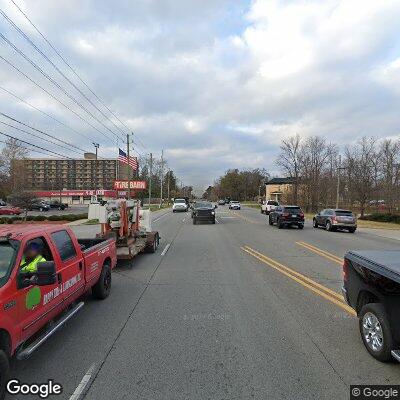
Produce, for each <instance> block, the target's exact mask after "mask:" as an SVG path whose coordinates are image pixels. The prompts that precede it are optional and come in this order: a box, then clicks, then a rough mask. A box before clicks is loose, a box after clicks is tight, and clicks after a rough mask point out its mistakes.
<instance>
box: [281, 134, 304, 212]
mask: <svg viewBox="0 0 400 400" xmlns="http://www.w3.org/2000/svg"><path fill="white" fill-rule="evenodd" d="M301 147H302V139H301V137H300V135H299V134H296V135H294V136H291V137H289V138H288V139H284V140H282V144H281V146H280V148H281V152H280V154H279V156H278V158H277V160H276V164H277V165H278V166H279V167H281V168H282V169H283V170H284V171H285V172H286V174H287V176H288V177H290V178H292V179H293V193H292V197H293V199H292V201H293V203H294V204H297V202H298V195H299V179H300V168H301V162H302V160H301Z"/></svg>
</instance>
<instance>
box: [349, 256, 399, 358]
mask: <svg viewBox="0 0 400 400" xmlns="http://www.w3.org/2000/svg"><path fill="white" fill-rule="evenodd" d="M342 292H343V297H344V299H345V301H346V302H347V304H348V305H349V306H350V307H352V308H353V309H354V310H355V312H356V313H357V316H358V318H359V330H360V334H361V338H362V341H363V343H364V346H365V347H366V349H367V350H368V352H369V353H370V354H371V355H372V357H374V358H376V359H377V360H379V361H383V362H386V361H390V360H391V359H392V357H393V358H395V359H396V360H397V361H400V313H399V310H400V250H385V251H382V250H379V251H376V250H366V251H350V252H348V253H347V254H346V255H345V257H344V263H343V288H342Z"/></svg>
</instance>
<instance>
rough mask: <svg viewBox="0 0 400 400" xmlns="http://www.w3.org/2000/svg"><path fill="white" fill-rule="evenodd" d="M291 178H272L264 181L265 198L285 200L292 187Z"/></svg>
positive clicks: (292, 180)
mask: <svg viewBox="0 0 400 400" xmlns="http://www.w3.org/2000/svg"><path fill="white" fill-rule="evenodd" d="M293 183H294V179H293V178H272V179H270V180H269V181H267V182H265V198H266V199H267V200H276V201H278V202H282V201H286V199H287V198H288V197H289V195H290V193H291V189H292V187H293Z"/></svg>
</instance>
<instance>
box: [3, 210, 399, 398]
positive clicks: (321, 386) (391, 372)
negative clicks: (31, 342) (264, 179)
mask: <svg viewBox="0 0 400 400" xmlns="http://www.w3.org/2000/svg"><path fill="white" fill-rule="evenodd" d="M154 219H155V222H154V225H153V226H154V228H155V229H158V230H159V231H160V234H161V243H160V248H159V251H158V252H157V253H156V254H151V255H150V254H144V255H141V256H139V257H138V258H136V259H135V260H134V261H133V263H132V265H123V266H120V267H119V268H117V269H116V270H115V273H114V274H113V289H112V294H111V295H110V297H109V298H108V299H106V300H105V301H95V300H92V299H91V298H90V297H87V299H86V305H85V307H84V308H83V309H82V311H80V312H79V314H78V315H77V316H76V317H75V318H73V319H72V320H71V321H70V322H69V323H68V325H67V326H65V327H64V328H63V329H62V330H61V331H60V332H58V333H57V334H56V335H55V336H54V337H53V338H51V339H50V340H49V341H48V342H47V343H45V344H44V345H43V346H42V347H41V348H40V350H38V351H37V352H36V353H35V354H34V355H33V356H32V357H31V359H29V360H26V361H23V362H16V363H15V366H14V371H13V375H14V376H16V377H17V378H19V379H20V380H21V381H23V382H45V381H46V380H47V379H49V378H52V379H54V380H55V381H56V382H58V383H60V384H62V386H63V388H64V391H63V394H62V395H61V396H59V397H57V398H60V399H70V398H72V399H75V400H76V399H79V398H83V397H84V398H85V399H93V400H103V399H104V400H109V399H149V400H150V399H151V400H157V399H160V400H161V399H162V400H165V399H174V400H175V399H182V400H183V399H185V400H187V399H199V400H200V399H201V400H203V399H332V398H337V399H347V398H349V385H350V384H372V383H373V384H397V383H398V382H399V371H400V366H399V365H398V364H396V363H392V364H381V363H379V362H377V361H375V360H374V359H373V358H371V356H369V355H368V353H367V352H366V350H365V349H364V347H363V345H362V342H361V339H360V335H359V332H358V324H357V319H356V318H355V317H354V316H353V315H352V314H351V312H349V310H348V309H347V308H346V306H345V305H344V303H343V302H342V301H341V300H340V296H335V293H336V292H337V293H338V292H340V287H341V265H340V264H341V261H340V259H341V258H342V256H343V254H344V253H345V252H346V251H347V250H349V249H378V248H380V249H392V248H398V246H399V242H398V241H396V240H392V239H385V238H382V237H378V236H375V235H372V234H369V233H362V232H356V233H355V234H350V233H344V232H326V231H324V230H322V229H318V230H315V229H313V228H312V227H311V224H310V223H307V224H306V227H305V228H304V230H302V231H300V230H297V229H296V228H293V229H283V230H278V229H277V228H276V227H271V226H269V225H268V224H267V219H266V217H265V216H264V215H261V214H260V213H259V211H258V210H256V209H250V208H248V209H242V210H241V211H235V212H231V211H228V210H227V207H220V208H218V210H217V222H218V223H217V224H216V225H211V224H210V225H209V224H201V225H192V221H191V218H190V215H189V214H186V213H181V214H173V213H172V212H171V211H169V210H168V211H161V212H159V213H155V216H154ZM74 229H76V231H77V233H78V234H79V235H80V236H81V237H83V236H88V235H89V234H92V233H93V230H94V229H96V227H93V226H84V227H75V228H74ZM310 279H311V280H312V281H313V282H314V283H317V284H319V285H321V286H319V288H318V289H315V288H316V287H318V286H316V285H315V284H312V285H311V284H310V282H311V281H310ZM321 293H322V294H321ZM86 381H88V383H87V385H86V386H85V385H84V383H85V382H86ZM80 384H81V385H80ZM83 387H84V388H85V389H84V390H83V391H81V389H82V388H83ZM77 388H78V389H77ZM74 392H75V393H76V394H78V392H79V393H81V395H80V396H76V397H73V396H72V395H73V393H74ZM71 396H72V397H71ZM10 398H11V397H10ZM24 398H26V399H28V398H29V397H24Z"/></svg>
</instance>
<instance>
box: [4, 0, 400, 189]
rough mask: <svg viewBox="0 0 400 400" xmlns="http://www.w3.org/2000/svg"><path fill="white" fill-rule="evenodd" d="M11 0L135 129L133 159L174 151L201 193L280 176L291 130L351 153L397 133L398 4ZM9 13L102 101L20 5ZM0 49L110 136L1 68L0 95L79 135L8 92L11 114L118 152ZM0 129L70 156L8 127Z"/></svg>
mask: <svg viewBox="0 0 400 400" xmlns="http://www.w3.org/2000/svg"><path fill="white" fill-rule="evenodd" d="M15 2H16V3H17V4H18V5H19V6H20V7H21V9H23V10H24V11H25V12H26V13H27V15H28V16H29V18H31V20H32V21H33V22H34V23H35V24H36V25H37V27H38V28H39V29H40V30H41V31H42V32H43V33H44V34H45V36H46V37H47V38H48V39H49V40H50V41H51V42H52V43H53V44H54V45H55V46H56V47H57V48H58V49H59V50H60V52H61V53H62V54H63V55H64V56H65V58H66V59H67V60H68V61H69V62H70V63H71V65H72V66H73V67H74V68H76V70H77V71H78V73H79V75H80V76H81V77H82V78H83V79H84V80H85V81H86V82H87V83H88V84H89V86H90V87H91V88H92V89H93V90H94V92H95V93H96V94H97V95H98V96H99V97H100V98H102V99H103V100H104V102H105V103H106V104H107V106H108V107H109V108H110V109H111V110H113V111H115V113H117V115H118V116H119V118H120V119H121V120H122V121H123V122H124V123H125V124H126V125H127V126H128V127H129V128H130V129H132V130H133V131H134V132H135V135H137V137H138V141H140V143H141V144H142V146H137V150H138V151H140V152H141V153H148V152H150V151H152V152H153V153H154V155H155V156H156V157H159V156H160V152H161V149H162V148H163V149H165V155H166V158H167V160H168V164H169V166H170V168H172V169H173V170H175V171H176V173H177V175H178V177H180V178H181V179H182V180H183V182H184V183H185V184H192V185H194V186H195V187H197V188H203V187H205V186H207V185H209V184H212V182H213V180H214V179H215V178H216V177H218V176H219V175H221V174H222V173H224V171H225V170H227V169H228V168H256V167H260V168H267V169H268V170H269V171H271V172H272V173H278V172H279V171H278V170H277V167H276V166H275V165H274V159H275V157H276V155H277V153H278V151H279V143H280V140H281V139H282V138H284V137H286V136H289V135H292V134H295V133H300V134H302V135H305V136H307V135H314V134H318V135H322V136H325V137H326V138H327V139H328V140H331V141H334V142H336V143H338V144H339V145H340V146H342V147H344V145H345V144H347V143H351V142H352V141H355V140H357V138H360V137H361V136H363V135H373V136H377V137H398V135H399V127H400V112H399V110H400V31H399V21H400V1H399V0H395V1H390V0H379V1H377V0H359V1H358V0H343V1H339V0H323V1H321V0H315V1H312V0H308V1H306V0H304V1H295V0H282V1H278V0H271V1H267V0H253V1H250V0H248V1H245V0H229V1H228V0H129V1H128V0H125V1H124V0H113V1H109V0H29V1H27V0H26V1H22V0H15ZM0 4H1V9H2V10H3V11H4V12H5V13H6V14H7V16H8V17H9V18H11V19H12V20H13V21H14V22H15V23H16V24H17V25H18V26H19V27H20V28H21V29H22V30H23V31H24V32H25V33H26V34H27V35H28V36H29V37H30V38H31V40H33V41H34V42H35V43H36V45H37V46H38V47H39V48H40V49H41V50H42V51H43V52H44V53H46V55H48V56H49V57H50V58H51V60H53V62H55V63H56V64H57V65H58V67H59V68H60V69H61V70H62V71H63V72H64V73H66V75H67V76H68V77H70V78H71V79H72V80H73V81H74V83H75V84H76V85H77V86H79V87H80V88H81V89H82V90H83V91H85V93H87V94H88V97H89V96H90V98H91V99H92V101H93V102H95V104H98V103H96V100H95V98H94V97H93V96H92V95H91V94H90V93H89V92H87V90H86V89H85V88H84V87H83V86H82V85H81V84H80V83H79V81H78V80H77V78H76V77H74V75H73V74H72V73H71V72H70V71H69V70H68V69H67V67H66V66H65V65H63V64H62V63H61V62H60V59H59V58H57V56H56V55H55V54H54V52H52V50H51V49H50V48H49V47H48V46H47V45H46V43H45V42H44V41H43V39H42V38H41V37H40V36H39V35H38V33H37V32H35V30H34V29H33V28H32V26H31V25H29V23H28V22H27V20H26V19H25V18H24V17H23V16H22V14H20V13H19V12H18V10H17V9H16V8H15V6H14V5H13V4H12V2H11V1H10V0H0ZM0 21H1V22H0V27H1V32H2V34H3V35H4V36H6V37H7V39H9V40H10V41H11V42H12V43H13V44H14V45H16V46H17V47H18V48H19V49H20V50H22V51H23V52H24V53H25V54H26V55H27V56H28V57H30V58H31V59H32V60H33V61H34V62H36V63H37V64H38V65H40V67H41V68H42V69H43V70H44V71H46V73H48V74H49V75H50V76H51V77H52V78H54V79H55V80H56V81H57V82H58V83H59V84H60V85H61V86H62V87H63V88H65V90H67V92H68V93H70V94H71V95H72V96H73V97H74V98H75V99H77V100H78V101H79V102H80V103H81V104H83V105H84V106H85V107H87V109H88V110H89V111H90V112H91V113H92V114H93V115H94V116H96V117H97V119H98V120H100V121H102V122H103V123H104V124H105V125H106V126H107V127H109V128H110V129H111V130H114V131H116V132H118V134H121V136H122V133H121V131H118V130H117V129H116V128H115V126H113V125H112V123H110V122H109V121H106V120H105V119H104V117H103V116H102V115H101V114H99V113H98V111H97V110H95V109H93V108H91V107H92V106H91V105H90V104H89V103H88V102H87V101H86V100H85V99H84V98H83V97H82V96H81V95H80V94H79V93H78V92H77V91H76V90H75V89H74V88H73V87H71V86H70V85H69V83H68V82H66V81H65V80H64V78H62V77H61V76H60V75H59V74H58V73H57V72H56V71H55V69H54V68H53V67H52V66H51V65H50V64H49V63H47V62H46V61H45V60H44V59H43V58H42V57H41V56H40V55H39V54H38V53H37V52H35V50H34V49H33V48H32V47H31V46H30V45H29V43H28V42H27V41H26V40H25V39H23V37H22V36H20V35H19V33H18V32H17V31H16V30H14V29H13V28H12V27H11V26H10V25H9V24H8V22H7V21H6V20H5V19H4V17H3V16H1V15H0ZM0 42H2V45H1V47H0V55H1V56H3V57H5V58H6V59H7V60H9V61H10V62H12V63H14V64H15V65H16V66H18V68H20V69H21V70H22V71H24V72H25V73H26V74H27V75H29V76H30V77H31V78H32V79H34V80H35V81H36V82H37V83H39V84H40V85H42V87H44V88H45V89H47V90H49V91H50V92H51V93H52V94H53V95H54V96H56V97H57V98H58V99H59V100H61V101H63V102H64V104H66V105H68V106H69V107H71V108H72V109H73V110H75V111H76V112H78V113H79V114H81V116H82V117H83V118H84V119H86V120H87V121H89V122H90V123H91V124H92V125H93V126H95V127H96V128H98V129H99V130H100V131H101V132H103V133H99V132H98V131H97V130H95V129H94V128H93V127H91V126H89V125H88V124H87V123H86V122H84V121H82V120H80V119H79V118H78V117H76V116H75V115H74V114H73V113H71V112H70V111H68V110H67V109H66V108H65V107H64V106H62V105H61V104H59V103H57V101H55V100H54V99H52V98H51V97H49V95H47V94H46V93H44V92H43V91H42V90H41V89H39V88H38V87H36V86H35V85H34V84H33V83H31V82H29V81H28V80H27V79H26V78H25V77H23V76H21V75H20V74H19V73H18V72H16V71H15V70H14V69H13V68H12V67H10V66H9V65H7V64H6V63H5V62H4V61H3V60H0V85H1V87H4V88H6V89H7V90H9V91H11V92H13V93H14V94H16V95H18V96H19V97H21V98H22V99H23V100H25V101H28V102H30V103H31V104H33V105H34V106H36V107H38V108H40V109H41V110H43V111H45V112H46V113H49V114H51V115H52V116H54V117H55V118H57V119H59V120H60V121H61V122H64V123H65V124H67V125H68V126H70V127H71V128H72V129H74V130H75V131H76V132H74V131H72V130H70V129H68V128H66V127H64V126H63V125H61V124H59V123H57V122H55V121H54V120H52V119H50V118H47V117H46V116H44V115H43V114H40V113H39V112H38V111H35V110H33V109H32V108H30V107H29V106H27V105H26V104H24V103H22V102H21V101H19V100H16V99H15V98H13V97H12V96H11V95H10V94H8V93H6V92H4V91H3V90H1V89H0V109H1V110H3V112H6V113H7V114H10V115H13V116H16V117H17V118H19V119H21V120H22V121H24V122H27V123H29V124H30V125H32V126H35V127H37V128H39V129H43V130H46V131H48V132H49V133H53V134H56V135H57V136H59V137H60V138H63V139H65V140H67V141H70V142H73V143H75V144H78V145H79V146H80V147H83V148H85V149H86V148H87V149H92V148H93V146H92V142H93V141H96V142H98V143H100V146H101V147H100V153H99V154H100V155H101V156H104V157H105V156H112V157H114V156H116V155H117V147H116V143H115V141H113V140H112V139H115V137H114V136H113V135H112V134H111V133H110V131H108V130H106V128H105V127H104V126H103V125H101V124H100V123H99V122H98V121H96V120H94V119H93V118H92V117H91V116H90V115H88V114H87V113H85V112H84V111H83V110H81V109H79V107H78V106H77V105H76V104H74V103H73V102H72V100H71V99H69V98H68V97H66V96H65V94H63V93H62V92H61V91H60V90H59V89H58V88H57V87H55V86H54V85H52V84H51V83H50V82H49V81H48V80H46V78H45V77H43V76H42V75H41V74H40V73H39V72H38V71H35V69H34V68H33V67H32V65H30V64H29V63H28V62H27V61H26V60H24V59H23V58H22V57H21V56H20V55H18V54H17V53H16V52H15V50H13V49H11V47H10V46H9V45H8V44H6V43H5V42H4V40H1V39H0ZM100 107H101V106H100ZM102 110H104V108H102ZM104 112H105V113H107V111H104ZM109 115H110V114H109V113H108V114H107V116H109ZM0 120H2V121H6V120H5V119H4V118H0ZM113 121H114V123H117V124H118V121H117V120H115V118H113ZM0 125H2V124H0ZM122 129H124V128H122ZM0 132H5V133H8V134H12V135H15V136H18V137H19V138H21V139H25V140H29V141H31V142H32V143H36V144H40V145H42V146H45V147H47V148H51V149H53V150H54V151H57V152H61V153H62V154H68V155H70V156H72V155H73V153H67V152H66V151H65V150H63V149H60V148H57V147H55V146H54V145H52V144H51V143H48V142H45V141H41V140H39V139H37V138H34V137H31V136H29V135H27V134H23V133H21V132H20V133H16V131H14V130H12V129H11V128H6V127H4V125H2V126H0ZM0 139H1V138H0ZM3 139H4V138H3ZM3 139H2V140H3ZM0 144H1V143H0ZM143 145H144V146H145V147H144V146H143ZM32 155H36V156H40V154H35V153H32Z"/></svg>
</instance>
